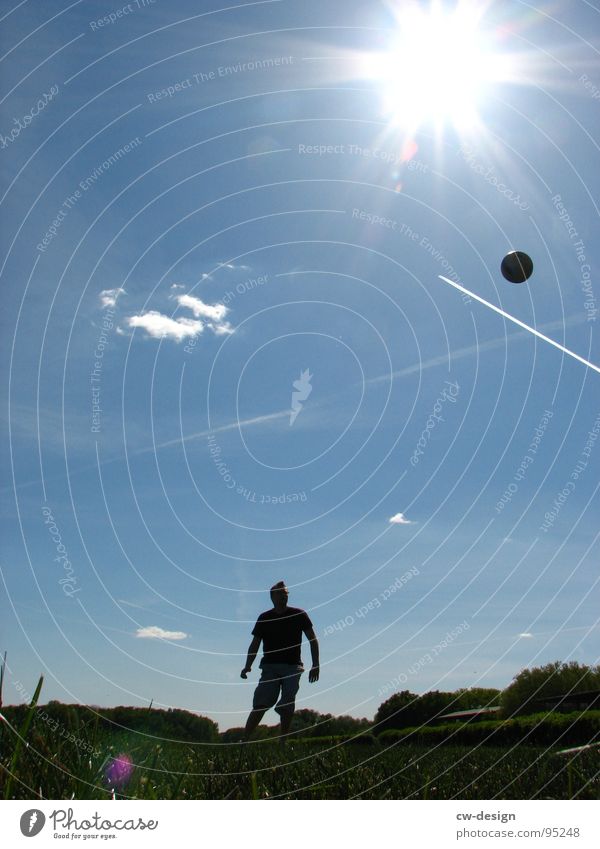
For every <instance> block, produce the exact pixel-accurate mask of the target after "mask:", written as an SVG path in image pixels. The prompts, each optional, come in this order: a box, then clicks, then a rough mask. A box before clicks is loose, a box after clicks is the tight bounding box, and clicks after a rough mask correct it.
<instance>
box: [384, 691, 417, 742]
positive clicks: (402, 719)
mask: <svg viewBox="0 0 600 849" xmlns="http://www.w3.org/2000/svg"><path fill="white" fill-rule="evenodd" d="M418 698H419V697H418V696H417V695H416V693H411V692H409V691H408V690H402V691H401V692H399V693H394V695H393V696H390V698H389V699H386V701H385V702H382V704H380V705H379V708H378V709H377V713H376V714H375V720H374V722H375V725H376V726H377V727H376V728H375V732H376V733H377V734H380V733H381V732H382V731H386V730H387V729H388V728H410V727H411V726H413V725H418V724H419V711H418V708H417V701H418Z"/></svg>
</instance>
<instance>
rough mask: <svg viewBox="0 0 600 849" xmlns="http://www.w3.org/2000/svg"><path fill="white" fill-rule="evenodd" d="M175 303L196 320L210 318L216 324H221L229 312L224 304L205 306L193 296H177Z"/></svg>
mask: <svg viewBox="0 0 600 849" xmlns="http://www.w3.org/2000/svg"><path fill="white" fill-rule="evenodd" d="M177 303H178V304H179V306H180V307H185V308H186V309H189V310H191V311H192V312H193V313H194V315H195V316H196V318H200V317H202V318H210V319H211V320H212V321H216V322H221V321H222V320H223V319H224V318H225V316H226V315H227V313H228V312H229V310H228V309H227V307H226V306H225V304H205V303H204V301H201V300H200V298H194V297H193V295H177Z"/></svg>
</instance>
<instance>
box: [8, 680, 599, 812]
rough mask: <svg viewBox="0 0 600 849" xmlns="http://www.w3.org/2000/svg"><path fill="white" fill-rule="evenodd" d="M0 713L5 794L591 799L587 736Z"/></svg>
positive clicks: (593, 777)
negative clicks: (371, 731) (135, 722)
mask: <svg viewBox="0 0 600 849" xmlns="http://www.w3.org/2000/svg"><path fill="white" fill-rule="evenodd" d="M41 686H42V680H41V679H40V682H39V684H38V687H37V688H36V692H35V694H34V696H33V698H32V699H31V703H30V706H29V708H28V709H26V710H25V711H24V712H22V713H21V715H20V722H19V724H18V727H16V726H15V725H13V723H12V722H10V721H9V720H8V719H7V718H6V717H5V715H4V713H6V714H8V715H11V716H12V714H11V713H10V709H8V710H6V711H4V713H0V794H1V795H2V796H3V797H4V798H5V799H33V798H42V799H110V798H134V799H353V798H364V799H599V798H600V749H599V748H598V746H597V745H595V746H594V747H593V748H590V747H587V748H585V747H584V748H583V749H582V750H579V749H575V750H572V751H569V752H568V753H564V746H560V745H555V746H550V747H549V746H532V745H524V744H523V743H517V744H515V745H513V746H508V745H506V746H503V747H501V746H497V745H490V744H486V745H481V744H480V745H469V746H467V745H453V744H452V742H451V741H449V742H447V743H445V744H443V745H440V744H437V745H423V744H420V745H419V744H416V743H414V742H411V740H410V739H408V740H400V741H396V742H392V743H391V744H389V745H385V744H384V743H382V742H381V741H379V740H377V739H376V738H374V737H373V736H372V735H368V737H366V738H365V737H362V738H361V737H360V736H357V737H355V738H353V739H350V740H347V741H345V742H340V741H339V740H336V739H335V738H318V739H312V740H308V739H295V740H293V742H289V743H288V744H287V745H286V746H284V747H282V746H280V745H279V744H278V743H277V742H276V741H272V740H268V741H260V742H254V743H249V744H239V743H231V744H224V743H218V744H217V743H196V744H192V743H189V742H177V741H174V740H165V739H162V740H159V739H157V738H156V737H153V736H150V735H146V734H144V733H140V732H139V731H137V732H132V731H128V730H125V729H122V728H113V729H111V728H106V727H105V726H102V725H101V724H100V723H99V721H98V716H97V715H96V716H94V714H93V713H92V712H89V719H86V720H85V721H82V720H81V715H80V714H79V712H78V711H71V712H70V713H69V714H68V716H69V717H70V719H69V725H70V727H69V728H66V727H65V726H64V725H61V724H60V723H58V724H57V723H55V724H51V723H49V722H48V720H47V719H44V718H43V717H44V716H45V714H44V713H43V712H40V710H39V709H38V707H37V701H38V698H39V694H40V691H41Z"/></svg>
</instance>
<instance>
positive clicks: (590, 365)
mask: <svg viewBox="0 0 600 849" xmlns="http://www.w3.org/2000/svg"><path fill="white" fill-rule="evenodd" d="M438 277H439V278H440V280H443V281H444V283H449V284H450V285H451V286H454V288H455V289H458V290H459V291H460V292H464V293H465V295H469V296H470V297H471V298H475V300H476V301H479V303H480V304H484V305H485V306H486V307H489V308H490V309H491V310H494V312H497V313H498V315H501V316H503V317H504V318H507V319H508V320H509V321H512V322H513V324H517V325H518V326H519V327H523V328H524V329H525V330H529V332H530V333H533V335H534V336H539V338H540V339H543V340H544V342H548V343H549V344H550V345H554V347H555V348H558V350H559V351H562V352H563V353H565V354H568V355H569V356H570V357H573V358H574V359H576V360H579V362H580V363H583V364H584V366H587V367H588V368H591V369H594V371H597V372H598V373H599V374H600V367H599V366H595V365H594V364H593V363H590V362H589V361H588V360H584V359H583V357H580V356H579V354H575V353H574V352H573V351H570V350H569V349H568V348H565V346H564V345H560V344H559V343H558V342H555V341H554V339H550V338H549V337H548V336H544V334H543V333H540V331H539V330H536V329H535V328H534V327H530V326H529V325H528V324H524V323H523V322H522V321H519V319H518V318H515V317H514V316H513V315H510V314H509V313H507V312H505V311H504V310H501V309H500V307H496V306H494V304H490V302H489V301H484V299H483V298H480V297H479V295H476V294H475V293H474V292H471V291H469V289H465V287H464V286H460V285H459V284H458V283H455V282H454V281H453V280H448V278H447V277H444V276H443V275H441V274H438Z"/></svg>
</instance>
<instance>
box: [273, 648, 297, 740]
mask: <svg viewBox="0 0 600 849" xmlns="http://www.w3.org/2000/svg"><path fill="white" fill-rule="evenodd" d="M286 666H287V664H286ZM302 671H303V668H302V666H301V665H299V664H298V665H294V664H290V665H289V666H287V668H285V667H283V668H282V669H281V673H282V677H281V698H280V700H279V703H278V705H277V707H276V708H275V710H276V711H277V713H278V714H279V716H280V719H281V736H280V738H279V742H280V743H281V744H285V743H286V741H287V735H288V734H289V732H290V728H291V725H292V719H293V718H294V711H295V710H296V693H297V692H298V688H299V686H300V676H301V675H302Z"/></svg>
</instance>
